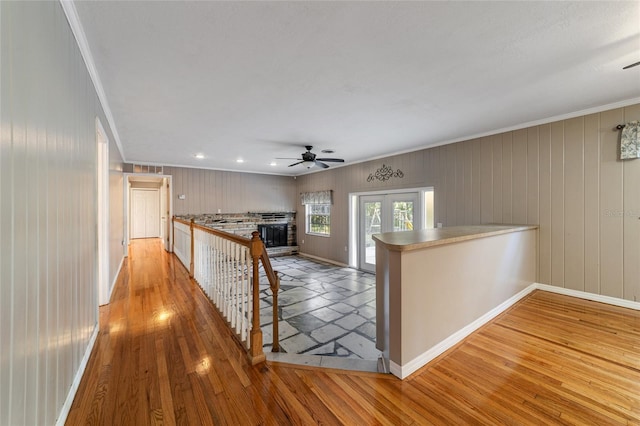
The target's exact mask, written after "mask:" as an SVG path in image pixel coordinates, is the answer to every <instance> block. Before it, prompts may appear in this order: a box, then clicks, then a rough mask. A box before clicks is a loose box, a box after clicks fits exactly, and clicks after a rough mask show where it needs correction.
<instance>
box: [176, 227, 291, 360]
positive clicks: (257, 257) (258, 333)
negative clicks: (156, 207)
mask: <svg viewBox="0 0 640 426" xmlns="http://www.w3.org/2000/svg"><path fill="white" fill-rule="evenodd" d="M173 221H174V222H179V223H182V224H184V225H188V226H189V229H190V230H191V262H190V265H189V276H190V277H191V278H193V273H194V257H195V253H194V252H195V245H194V241H195V239H194V236H193V231H194V229H199V230H201V231H203V232H207V233H209V234H213V235H215V236H217V237H220V238H224V239H226V240H230V241H233V242H235V243H237V244H240V245H243V246H245V247H248V248H249V253H250V255H251V258H252V265H253V282H252V296H253V312H252V318H251V333H250V342H249V345H250V346H249V359H250V361H251V363H252V364H254V365H255V364H257V363H259V362H262V361H264V360H265V355H264V352H263V351H262V329H261V328H260V273H259V262H260V261H261V262H262V266H263V268H264V271H265V275H266V276H267V279H268V280H269V286H270V289H271V293H272V295H273V324H272V327H273V332H272V334H273V344H272V351H273V352H279V351H280V340H279V326H278V291H279V290H280V277H279V276H278V272H277V271H274V270H273V267H272V266H271V260H270V259H269V254H268V253H267V250H266V248H265V246H264V242H263V241H262V239H260V233H259V232H258V231H253V232H252V234H251V236H252V238H251V239H249V238H246V237H242V236H239V235H235V234H230V233H228V232H224V231H220V230H217V229H212V228H208V227H206V226H202V225H199V224H197V223H195V222H194V220H193V219H191V220H190V221H187V220H184V219H179V218H177V217H175V216H174V217H173Z"/></svg>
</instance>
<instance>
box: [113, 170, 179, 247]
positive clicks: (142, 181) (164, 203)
mask: <svg viewBox="0 0 640 426" xmlns="http://www.w3.org/2000/svg"><path fill="white" fill-rule="evenodd" d="M124 184H125V199H124V206H125V212H126V219H127V223H126V227H125V230H126V237H125V241H126V244H125V256H128V254H129V250H128V245H129V241H130V240H131V239H134V238H162V241H163V245H164V247H165V250H167V251H169V252H170V251H172V250H171V248H172V243H173V227H172V222H171V216H172V214H173V203H172V202H171V194H172V178H171V176H169V175H162V174H155V173H125V180H124Z"/></svg>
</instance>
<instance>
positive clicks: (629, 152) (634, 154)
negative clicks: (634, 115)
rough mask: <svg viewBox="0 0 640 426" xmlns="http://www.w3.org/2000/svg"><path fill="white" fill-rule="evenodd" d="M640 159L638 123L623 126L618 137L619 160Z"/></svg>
mask: <svg viewBox="0 0 640 426" xmlns="http://www.w3.org/2000/svg"><path fill="white" fill-rule="evenodd" d="M631 158H640V122H638V121H632V122H631V123H627V124H625V126H624V128H623V129H622V135H621V136H620V159H621V160H628V159H631Z"/></svg>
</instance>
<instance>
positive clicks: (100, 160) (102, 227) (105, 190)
mask: <svg viewBox="0 0 640 426" xmlns="http://www.w3.org/2000/svg"><path fill="white" fill-rule="evenodd" d="M96 162H97V167H96V212H97V214H96V225H97V226H96V231H97V233H96V245H97V251H96V252H97V262H96V265H97V268H96V275H97V279H96V282H97V297H98V300H97V302H98V303H97V304H96V306H102V305H106V304H107V303H109V299H110V298H111V290H113V287H111V288H109V287H110V283H109V281H110V280H109V257H110V253H109V138H108V136H107V132H105V130H104V126H102V122H101V121H100V118H98V117H96ZM96 309H97V308H96Z"/></svg>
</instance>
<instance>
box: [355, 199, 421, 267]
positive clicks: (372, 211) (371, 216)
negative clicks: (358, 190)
mask: <svg viewBox="0 0 640 426" xmlns="http://www.w3.org/2000/svg"><path fill="white" fill-rule="evenodd" d="M359 198H360V199H359V203H358V228H359V242H358V253H359V256H358V257H359V267H360V269H363V270H365V271H369V272H375V269H376V245H375V241H374V240H373V238H372V236H373V235H374V234H380V233H384V232H396V231H411V230H413V229H420V227H421V224H420V221H419V220H418V218H420V215H421V211H422V209H421V207H420V203H419V202H418V201H419V198H420V197H419V193H417V192H407V193H397V194H377V195H361V196H360V197H359Z"/></svg>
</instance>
